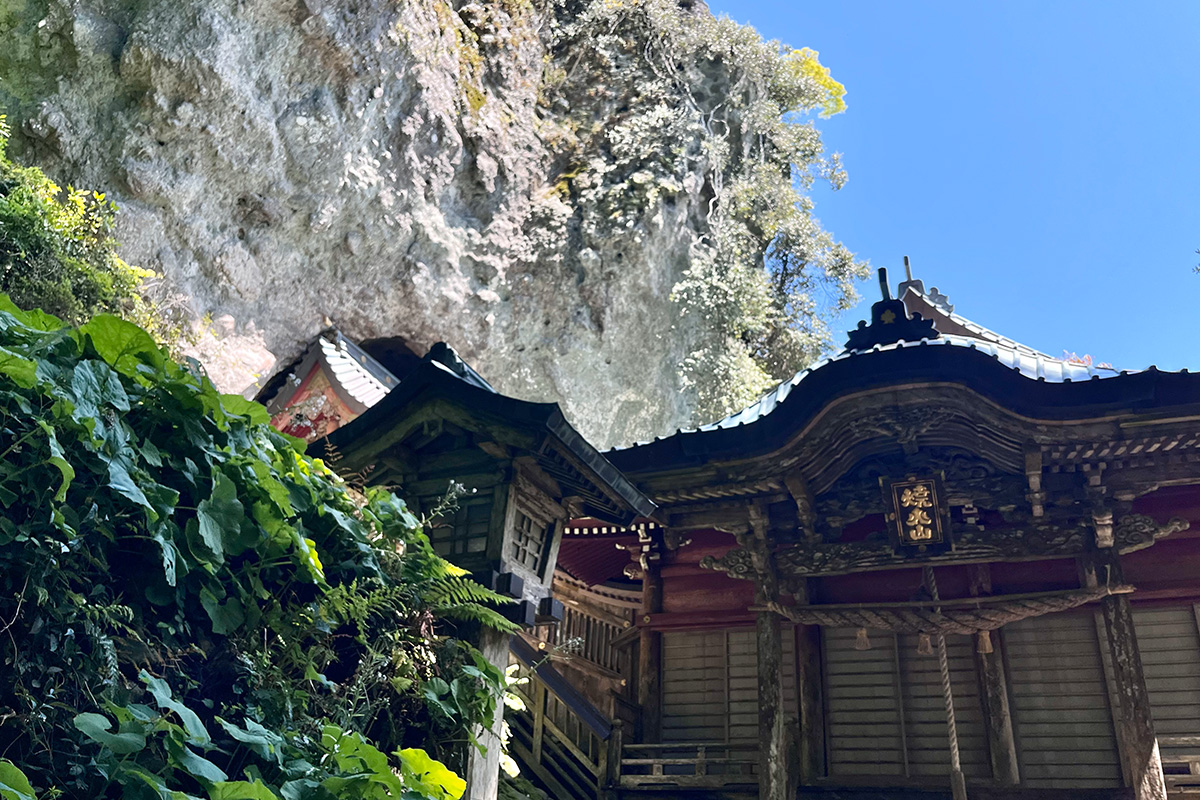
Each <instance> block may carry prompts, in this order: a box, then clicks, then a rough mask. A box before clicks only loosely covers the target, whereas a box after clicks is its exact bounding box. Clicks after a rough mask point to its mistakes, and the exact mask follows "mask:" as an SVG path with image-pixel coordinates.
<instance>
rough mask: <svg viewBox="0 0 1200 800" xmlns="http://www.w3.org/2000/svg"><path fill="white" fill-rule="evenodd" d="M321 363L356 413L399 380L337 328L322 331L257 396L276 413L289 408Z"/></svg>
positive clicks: (339, 393) (333, 383)
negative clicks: (315, 367)
mask: <svg viewBox="0 0 1200 800" xmlns="http://www.w3.org/2000/svg"><path fill="white" fill-rule="evenodd" d="M318 363H320V365H321V366H322V367H323V368H324V370H325V374H326V375H327V376H328V377H329V379H330V383H331V384H332V385H333V388H334V391H336V392H337V393H338V395H339V396H340V397H341V398H342V400H343V401H344V402H345V403H346V404H347V405H348V406H350V407H351V408H352V409H353V410H354V411H355V412H356V413H360V414H361V413H362V412H363V411H365V410H367V409H368V408H370V407H371V406H373V405H375V404H376V403H378V402H379V401H380V400H382V399H383V398H384V397H385V396H386V395H387V393H388V392H390V391H391V390H392V388H394V387H395V386H396V385H397V384H399V383H400V380H399V379H398V378H397V377H396V376H395V375H393V374H392V373H391V372H390V371H389V370H388V369H387V368H386V367H384V366H383V365H382V364H380V363H379V362H378V361H376V360H375V359H374V358H372V357H371V356H370V355H369V354H368V353H367V352H366V351H365V350H363V349H362V348H361V347H359V346H358V345H357V344H355V343H354V342H353V341H351V340H350V339H348V338H346V336H345V335H344V334H343V333H342V332H341V331H340V330H338V329H337V328H336V327H333V326H330V327H328V328H326V329H325V330H323V331H321V333H319V334H318V335H317V337H316V338H315V339H313V341H312V342H311V343H310V344H309V346H308V348H307V349H306V350H305V351H304V353H303V354H302V355H301V356H300V357H299V358H297V359H296V360H295V361H293V362H292V363H291V364H289V365H288V366H287V367H284V368H283V369H281V370H279V372H278V373H276V374H275V376H274V377H273V378H272V379H271V380H270V381H268V382H267V384H266V385H265V386H263V388H262V389H260V390H259V392H258V394H257V396H256V398H255V399H257V400H258V401H259V402H260V403H262V404H263V405H265V406H266V407H267V410H268V411H270V412H271V413H272V414H277V413H279V412H280V411H282V410H283V409H285V408H287V407H288V404H289V402H290V401H291V399H292V397H293V396H294V395H295V394H296V392H297V391H298V390H299V389H300V386H301V385H302V384H303V382H304V380H305V378H307V377H308V375H309V373H311V372H312V369H313V367H314V366H316V365H317V364H318Z"/></svg>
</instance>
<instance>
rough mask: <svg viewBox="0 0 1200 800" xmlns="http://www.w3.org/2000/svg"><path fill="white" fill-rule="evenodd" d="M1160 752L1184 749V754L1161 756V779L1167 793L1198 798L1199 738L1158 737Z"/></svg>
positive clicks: (1199, 790) (1199, 777)
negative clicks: (1164, 781)
mask: <svg viewBox="0 0 1200 800" xmlns="http://www.w3.org/2000/svg"><path fill="white" fill-rule="evenodd" d="M1158 746H1159V748H1160V750H1166V749H1168V748H1169V749H1171V750H1179V749H1184V750H1185V752H1184V753H1170V754H1163V756H1162V765H1163V773H1164V774H1163V777H1164V778H1165V779H1166V782H1167V792H1168V793H1169V794H1171V795H1175V796H1195V797H1200V736H1160V737H1158Z"/></svg>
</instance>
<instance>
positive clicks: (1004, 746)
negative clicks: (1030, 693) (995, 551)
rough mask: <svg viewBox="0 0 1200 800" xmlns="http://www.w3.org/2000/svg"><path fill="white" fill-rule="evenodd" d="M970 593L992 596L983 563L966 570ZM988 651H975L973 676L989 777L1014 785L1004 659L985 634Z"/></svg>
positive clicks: (1016, 771)
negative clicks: (976, 683)
mask: <svg viewBox="0 0 1200 800" xmlns="http://www.w3.org/2000/svg"><path fill="white" fill-rule="evenodd" d="M969 576H970V582H971V583H970V588H971V594H972V595H973V596H976V597H981V596H986V595H990V594H991V593H992V574H991V568H990V567H989V566H988V565H987V564H976V565H973V566H971V567H970V572H969ZM983 636H987V637H988V641H989V642H991V645H992V646H991V648H990V649H991V652H990V653H981V652H979V651H980V650H981V649H983V648H980V647H976V648H975V674H976V677H977V678H978V680H979V704H980V706H981V709H982V711H983V724H984V727H985V728H986V729H987V739H988V754H989V756H990V759H991V765H992V778H993V780H995V781H996V783H998V784H1000V785H1001V786H1015V785H1017V784H1018V783H1020V781H1021V770H1020V766H1019V762H1018V759H1017V745H1016V740H1015V739H1014V737H1013V726H1012V713H1011V711H1010V709H1009V705H1008V679H1007V676H1006V675H1005V673H1004V658H1003V654H1002V653H1001V652H1000V649H999V648H1000V637H999V636H992V635H991V634H988V633H983V634H979V636H978V637H977V638H980V637H983Z"/></svg>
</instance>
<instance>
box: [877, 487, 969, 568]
mask: <svg viewBox="0 0 1200 800" xmlns="http://www.w3.org/2000/svg"><path fill="white" fill-rule="evenodd" d="M879 482H880V484H881V485H882V487H883V492H884V503H885V504H886V506H887V508H888V520H889V522H890V523H891V526H890V528H891V537H892V544H893V545H895V547H896V551H897V552H898V553H911V554H918V553H939V552H943V551H945V550H949V549H950V548H951V543H950V520H949V518H948V517H949V514H948V513H947V512H948V511H949V509H948V508H943V507H942V503H943V497H944V496H945V490H944V489H943V488H942V479H941V475H930V476H924V477H922V476H913V475H909V476H908V477H906V478H904V479H903V480H898V481H889V480H887V479H886V478H880V479H879Z"/></svg>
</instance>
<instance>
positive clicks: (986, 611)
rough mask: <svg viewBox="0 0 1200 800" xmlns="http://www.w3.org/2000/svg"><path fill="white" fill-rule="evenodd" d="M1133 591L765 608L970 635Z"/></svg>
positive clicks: (791, 615)
mask: <svg viewBox="0 0 1200 800" xmlns="http://www.w3.org/2000/svg"><path fill="white" fill-rule="evenodd" d="M1132 592H1133V587H1132V586H1124V585H1118V586H1097V587H1092V588H1084V589H1069V590H1067V591H1060V592H1040V593H1035V594H1029V595H1009V596H1007V597H1006V596H991V597H973V598H967V599H965V600H928V601H922V602H912V603H887V604H878V605H869V604H868V605H860V604H850V605H836V606H835V605H815V606H809V605H801V606H786V605H783V604H782V603H778V602H769V603H767V604H766V608H768V609H770V610H771V611H774V612H775V613H776V614H779V615H780V616H781V617H783V618H784V619H788V620H791V621H792V622H796V623H799V624H802V625H824V626H827V627H831V628H874V629H876V630H884V631H893V632H895V633H927V634H933V633H937V634H960V635H964V636H970V635H973V634H976V633H980V632H981V631H994V630H996V629H998V628H1001V627H1003V626H1005V625H1008V624H1009V623H1011V622H1019V621H1020V620H1023V619H1030V618H1031V617H1041V616H1044V615H1046V614H1054V613H1057V612H1059V611H1069V610H1070V609H1072V608H1078V607H1079V606H1082V605H1086V604H1087V603H1090V602H1092V601H1093V600H1099V599H1100V598H1102V597H1108V596H1110V595H1119V594H1131V593H1132Z"/></svg>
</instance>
